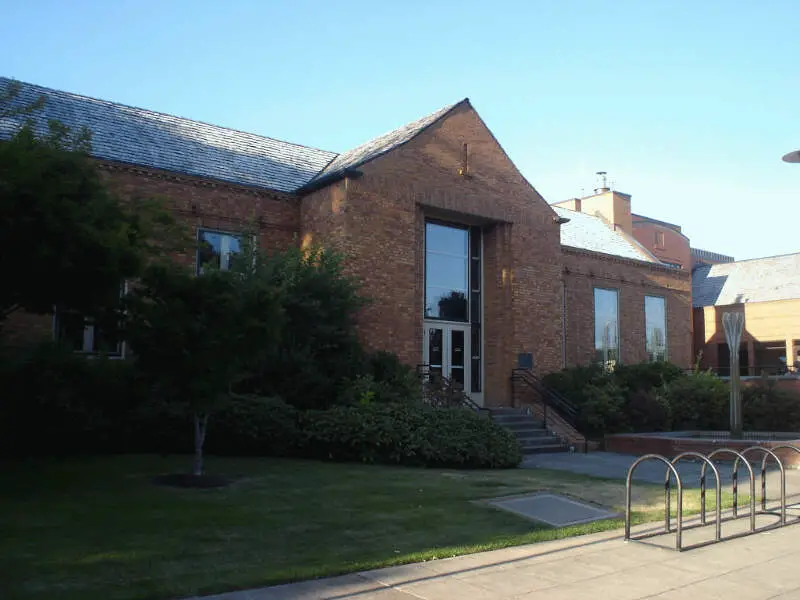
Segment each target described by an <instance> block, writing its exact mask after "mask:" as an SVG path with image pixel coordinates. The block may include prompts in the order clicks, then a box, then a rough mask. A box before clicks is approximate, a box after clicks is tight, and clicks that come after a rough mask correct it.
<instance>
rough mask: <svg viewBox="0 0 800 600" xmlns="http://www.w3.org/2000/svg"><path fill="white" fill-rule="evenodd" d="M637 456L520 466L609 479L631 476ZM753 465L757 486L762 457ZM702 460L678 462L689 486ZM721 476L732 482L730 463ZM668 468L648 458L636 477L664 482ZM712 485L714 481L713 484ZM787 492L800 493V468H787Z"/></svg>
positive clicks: (549, 457)
mask: <svg viewBox="0 0 800 600" xmlns="http://www.w3.org/2000/svg"><path fill="white" fill-rule="evenodd" d="M636 458H637V457H635V456H629V455H627V454H617V453H615V452H590V453H588V454H580V453H568V452H560V453H554V454H533V455H531V456H527V457H525V460H524V461H523V463H522V465H521V467H522V468H523V469H553V470H556V471H570V472H571V473H578V474H581V475H592V476H594V477H606V478H609V479H621V480H624V479H625V478H626V477H627V475H628V469H629V468H630V466H631V464H633V461H635V460H636ZM750 458H751V460H750V463H751V464H752V465H753V472H754V475H755V477H756V482H757V485H759V484H758V481H759V478H760V476H761V456H753V457H750ZM700 464H701V463H700V462H693V461H682V462H680V463H678V465H677V469H678V472H679V473H680V475H681V479H682V480H683V483H684V485H685V486H686V487H699V486H700ZM774 464H775V463H774V462H771V461H770V462H768V463H767V465H768V473H769V476H768V480H769V481H770V483H771V482H772V481H773V480H774V481H777V480H778V479H779V478H778V477H773V476H772V474H773V473H777V471H778V469H777V468H776V467H775V466H774ZM717 466H718V467H719V470H720V476H721V478H722V481H723V483H724V484H730V481H731V469H732V464H731V463H727V464H725V463H718V465H717ZM707 472H708V481H709V482H713V477H714V476H713V474H711V469H710V468H709V469H707ZM665 473H666V467H665V466H664V465H663V464H661V463H659V462H657V461H647V462H644V463H642V465H641V466H640V467H638V468H637V469H636V471H635V472H634V474H633V477H634V480H636V481H646V482H649V483H659V484H663V483H664V474H665ZM747 479H748V475H747V471H746V469H745V467H744V466H743V465H742V466H740V467H739V481H740V482H746V481H747ZM710 485H713V483H710ZM786 493H787V494H788V495H794V494H800V470H797V469H787V471H786Z"/></svg>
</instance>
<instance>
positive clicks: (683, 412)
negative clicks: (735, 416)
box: [663, 372, 730, 431]
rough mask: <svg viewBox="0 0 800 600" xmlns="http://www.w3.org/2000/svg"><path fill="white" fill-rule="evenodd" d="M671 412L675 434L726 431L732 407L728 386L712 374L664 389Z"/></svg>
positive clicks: (688, 379) (692, 377)
mask: <svg viewBox="0 0 800 600" xmlns="http://www.w3.org/2000/svg"><path fill="white" fill-rule="evenodd" d="M663 395H664V399H665V400H666V401H667V403H668V404H669V406H670V409H671V412H672V428H673V430H678V431H679V430H685V429H690V430H691V429H697V430H704V429H713V430H716V429H727V428H728V416H729V407H730V390H729V387H728V384H727V383H725V382H724V381H722V380H721V379H718V378H717V377H715V376H714V375H712V374H711V373H705V372H700V373H695V374H693V375H687V376H685V377H681V378H679V379H676V380H674V381H672V382H671V383H669V384H668V385H666V386H664V388H663Z"/></svg>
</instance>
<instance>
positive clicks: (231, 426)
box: [187, 395, 302, 456]
mask: <svg viewBox="0 0 800 600" xmlns="http://www.w3.org/2000/svg"><path fill="white" fill-rule="evenodd" d="M298 419H299V416H298V412H297V410H296V409H295V408H294V407H293V406H290V405H288V404H286V403H285V402H284V401H283V400H281V399H280V398H261V397H259V396H251V395H245V396H234V397H233V398H232V401H231V403H230V404H229V405H228V406H227V407H226V408H225V409H223V410H222V411H220V412H219V413H217V414H216V415H215V416H214V420H213V421H210V422H209V429H210V430H211V432H212V434H213V435H209V437H208V451H209V452H211V453H215V454H223V455H237V456H242V455H256V456H258V455H260V456H293V455H296V454H297V452H298V450H299V444H300V441H301V439H302V437H301V433H300V429H299V426H298ZM187 425H188V420H187Z"/></svg>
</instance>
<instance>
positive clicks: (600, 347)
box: [594, 288, 619, 370]
mask: <svg viewBox="0 0 800 600" xmlns="http://www.w3.org/2000/svg"><path fill="white" fill-rule="evenodd" d="M594 350H595V360H596V361H597V362H599V363H600V364H602V365H603V366H604V367H605V368H606V369H609V370H612V369H614V367H616V365H617V364H618V363H619V292H618V291H617V290H613V289H607V288H594Z"/></svg>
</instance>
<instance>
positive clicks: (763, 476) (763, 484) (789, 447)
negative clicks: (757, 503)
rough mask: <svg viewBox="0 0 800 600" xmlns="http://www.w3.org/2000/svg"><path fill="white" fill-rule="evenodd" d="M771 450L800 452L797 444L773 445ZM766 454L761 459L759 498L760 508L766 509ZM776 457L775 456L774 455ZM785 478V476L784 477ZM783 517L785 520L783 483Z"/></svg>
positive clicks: (784, 489)
mask: <svg viewBox="0 0 800 600" xmlns="http://www.w3.org/2000/svg"><path fill="white" fill-rule="evenodd" d="M771 450H772V451H773V452H774V451H775V450H792V451H794V452H797V453H798V454H800V448H798V447H797V446H792V445H791V444H781V445H780V446H773V447H772V448H771ZM768 456H769V455H768V454H764V459H763V460H762V461H761V489H762V492H761V493H762V498H761V507H762V510H767V506H766V498H765V496H766V487H767V484H766V481H767V457H768ZM776 459H777V457H776ZM784 479H785V477H784ZM783 512H784V515H783V519H784V522H785V521H786V484H785V482H784V484H783Z"/></svg>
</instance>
